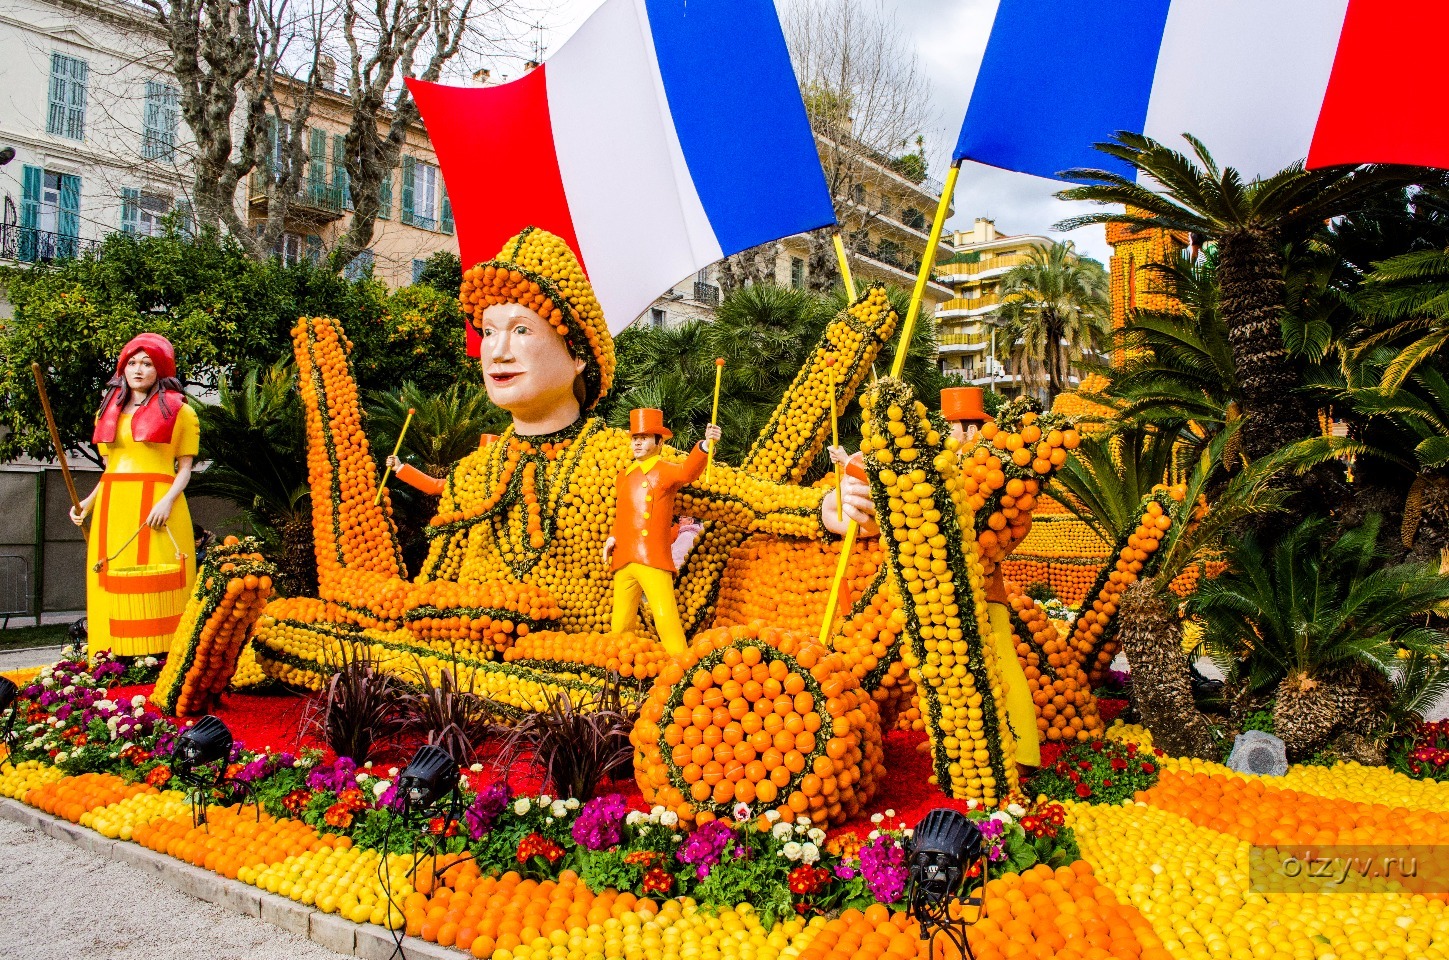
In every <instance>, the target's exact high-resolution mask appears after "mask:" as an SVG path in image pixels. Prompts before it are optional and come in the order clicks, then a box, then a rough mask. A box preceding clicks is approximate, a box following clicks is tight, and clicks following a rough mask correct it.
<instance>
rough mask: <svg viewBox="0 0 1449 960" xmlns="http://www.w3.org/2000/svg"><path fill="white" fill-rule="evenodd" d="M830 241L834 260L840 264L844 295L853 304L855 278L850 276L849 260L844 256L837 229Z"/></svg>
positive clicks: (842, 244) (843, 246)
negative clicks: (833, 249) (832, 244)
mask: <svg viewBox="0 0 1449 960" xmlns="http://www.w3.org/2000/svg"><path fill="white" fill-rule="evenodd" d="M830 239H831V240H833V241H834V242H835V259H836V261H838V262H839V264H840V279H841V280H843V281H845V295H846V296H847V297H849V298H850V302H851V303H854V302H855V278H854V277H852V276H851V275H850V260H849V258H847V257H846V255H845V244H844V243H843V242H842V241H841V239H840V228H839V227H837V228H836V229H835V232H834V233H833V234H831V235H830Z"/></svg>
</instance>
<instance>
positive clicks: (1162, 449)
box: [1051, 424, 1176, 543]
mask: <svg viewBox="0 0 1449 960" xmlns="http://www.w3.org/2000/svg"><path fill="white" fill-rule="evenodd" d="M1175 438H1176V431H1164V430H1162V429H1161V428H1159V427H1155V426H1151V425H1138V424H1134V425H1132V426H1129V427H1126V428H1124V429H1122V430H1120V431H1118V432H1117V433H1113V434H1100V435H1098V436H1087V437H1083V438H1082V443H1081V446H1079V447H1077V449H1076V450H1074V451H1073V452H1072V456H1070V457H1068V458H1067V462H1066V463H1065V464H1064V465H1063V466H1062V468H1061V470H1059V471H1058V472H1057V474H1056V477H1055V478H1054V480H1053V483H1054V486H1053V487H1052V488H1051V491H1052V493H1053V495H1055V496H1057V498H1058V499H1059V500H1060V501H1061V503H1062V505H1063V506H1065V507H1066V508H1067V509H1068V510H1070V511H1071V512H1072V513H1074V514H1076V516H1078V517H1079V518H1081V520H1082V522H1083V523H1085V524H1087V525H1088V526H1089V527H1091V528H1092V530H1093V531H1094V532H1095V533H1096V534H1097V536H1099V537H1101V538H1102V540H1103V541H1105V542H1107V543H1117V542H1119V541H1121V540H1122V538H1124V537H1126V536H1127V535H1128V534H1129V533H1131V532H1132V531H1133V529H1135V528H1136V526H1137V520H1138V517H1139V516H1140V514H1141V512H1142V500H1143V498H1144V497H1146V496H1147V495H1148V494H1149V493H1151V492H1152V488H1153V487H1155V486H1157V485H1158V484H1160V483H1164V482H1166V480H1167V471H1168V468H1169V467H1170V466H1171V464H1172V445H1173V441H1174V440H1175Z"/></svg>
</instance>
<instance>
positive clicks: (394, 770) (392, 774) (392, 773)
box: [387, 767, 397, 777]
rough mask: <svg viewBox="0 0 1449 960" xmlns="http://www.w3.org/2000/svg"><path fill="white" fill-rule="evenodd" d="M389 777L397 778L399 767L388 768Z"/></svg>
mask: <svg viewBox="0 0 1449 960" xmlns="http://www.w3.org/2000/svg"><path fill="white" fill-rule="evenodd" d="M387 775H388V776H389V777H395V776H397V767H388V768H387Z"/></svg>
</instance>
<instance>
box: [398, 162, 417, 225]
mask: <svg viewBox="0 0 1449 960" xmlns="http://www.w3.org/2000/svg"><path fill="white" fill-rule="evenodd" d="M402 181H403V182H402V216H400V217H398V219H399V220H401V221H402V222H403V223H405V224H408V225H409V226H411V225H412V222H413V203H414V202H415V201H414V199H413V158H412V157H403V162H402Z"/></svg>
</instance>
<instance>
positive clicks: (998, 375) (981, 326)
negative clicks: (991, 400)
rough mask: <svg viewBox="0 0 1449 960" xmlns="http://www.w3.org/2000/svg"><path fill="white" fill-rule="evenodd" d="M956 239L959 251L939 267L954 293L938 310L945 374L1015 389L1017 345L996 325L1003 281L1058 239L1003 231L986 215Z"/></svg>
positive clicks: (1018, 379) (1017, 381)
mask: <svg viewBox="0 0 1449 960" xmlns="http://www.w3.org/2000/svg"><path fill="white" fill-rule="evenodd" d="M951 240H952V246H953V248H954V252H953V254H952V255H951V256H950V257H949V258H948V259H946V260H945V261H943V262H942V263H941V264H940V265H939V266H938V267H937V268H936V277H937V279H938V280H940V281H941V282H942V283H943V284H947V285H949V286H950V288H951V291H952V295H951V298H950V299H949V300H947V301H945V302H944V303H942V304H941V306H940V307H939V308H938V309H937V311H936V338H937V340H938V341H939V343H940V346H939V347H938V351H939V352H938V354H937V356H938V358H939V360H940V364H941V372H942V373H945V374H947V375H948V376H951V377H954V378H955V379H957V380H960V381H961V382H963V383H967V384H971V385H973V386H989V387H992V388H993V389H996V390H998V391H1000V392H1003V393H1014V392H1016V391H1017V389H1019V387H1020V383H1021V376H1020V375H1018V374H1013V373H1010V372H1009V366H1010V364H1009V362H1008V356H1009V355H1010V353H1011V347H1010V344H1007V343H1005V342H1004V341H1003V338H1002V337H1001V336H999V333H998V328H997V326H996V314H997V311H998V310H999V308H1000V306H1001V279H1002V278H1003V277H1004V276H1006V274H1007V272H1008V271H1009V270H1011V268H1012V267H1016V266H1020V265H1021V264H1023V263H1026V262H1027V261H1028V260H1030V258H1031V253H1032V251H1033V250H1045V249H1047V248H1048V247H1050V246H1051V245H1052V240H1051V238H1049V237H1040V236H1034V235H1030V234H1022V235H1019V236H1010V235H1007V234H1003V233H999V232H997V229H996V222H995V221H994V220H990V219H987V218H985V217H977V218H976V220H975V222H974V223H973V224H972V226H971V229H970V230H957V231H956V232H955V233H954V234H953V235H952V238H951Z"/></svg>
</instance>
